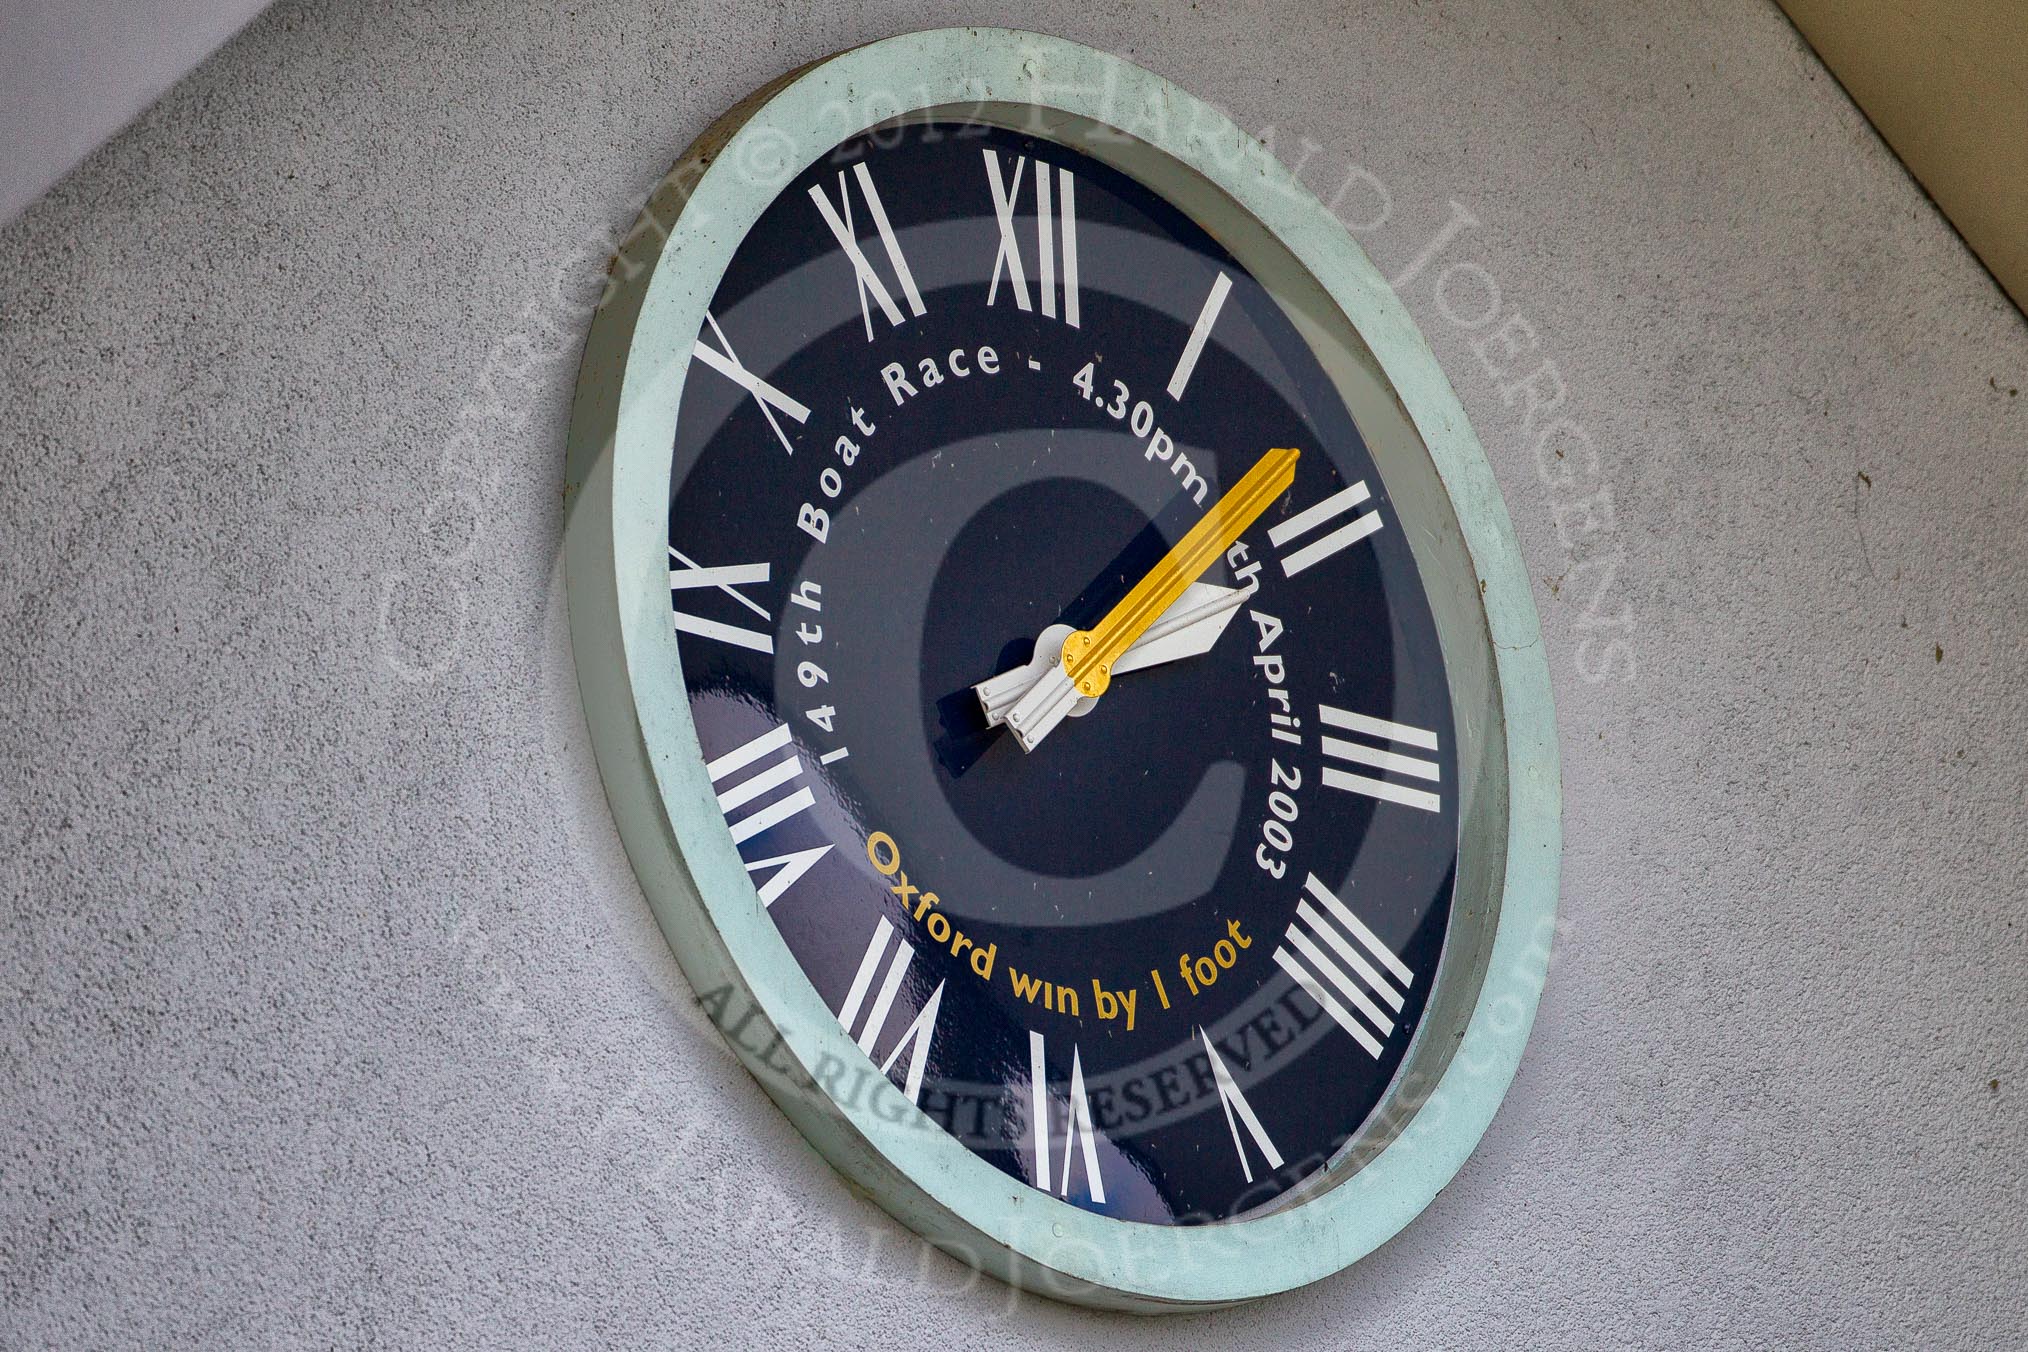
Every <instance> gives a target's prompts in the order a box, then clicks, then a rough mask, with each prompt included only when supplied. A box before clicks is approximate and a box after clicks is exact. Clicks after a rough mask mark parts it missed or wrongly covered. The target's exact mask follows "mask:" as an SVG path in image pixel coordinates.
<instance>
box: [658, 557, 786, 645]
mask: <svg viewBox="0 0 2028 1352" xmlns="http://www.w3.org/2000/svg"><path fill="white" fill-rule="evenodd" d="M669 557H670V558H671V559H673V560H674V561H675V562H676V563H678V564H680V565H682V566H681V567H675V568H671V569H670V570H669V591H670V594H671V597H672V599H673V597H674V594H675V593H677V592H681V591H695V590H698V589H701V588H716V589H717V590H718V591H721V592H723V593H725V594H726V595H727V596H730V597H731V598H732V599H733V600H735V601H737V602H739V603H740V604H741V605H742V606H745V607H746V608H747V609H748V610H750V611H752V612H753V613H754V614H756V615H758V616H760V617H761V619H762V620H763V621H765V622H766V623H768V624H770V625H772V624H773V623H774V617H773V616H772V615H770V614H768V612H767V607H766V606H763V605H762V604H761V603H760V602H758V601H756V600H754V599H753V598H752V597H749V596H746V595H744V594H742V593H741V592H740V591H738V590H737V589H738V588H740V587H744V586H748V585H750V584H752V583H756V582H765V581H767V580H768V565H767V564H765V563H735V564H731V565H729V566H727V567H723V568H705V567H702V566H700V565H699V564H698V563H697V562H696V561H695V560H693V559H692V558H690V556H689V555H687V554H685V553H683V552H682V551H681V550H679V549H677V548H676V546H674V545H671V546H669ZM675 614H676V629H677V632H678V633H684V634H695V635H697V637H699V638H709V639H716V640H717V641H718V642H720V643H730V644H731V645H732V646H733V647H735V648H749V649H752V650H753V651H754V652H757V653H772V652H773V651H774V650H775V639H774V634H773V633H772V632H770V631H769V630H765V629H744V628H741V627H740V626H739V625H736V624H726V623H725V622H724V621H722V620H708V619H705V618H704V617H703V616H701V615H692V614H689V613H687V612H685V611H681V610H679V611H677V612H676V613H675Z"/></svg>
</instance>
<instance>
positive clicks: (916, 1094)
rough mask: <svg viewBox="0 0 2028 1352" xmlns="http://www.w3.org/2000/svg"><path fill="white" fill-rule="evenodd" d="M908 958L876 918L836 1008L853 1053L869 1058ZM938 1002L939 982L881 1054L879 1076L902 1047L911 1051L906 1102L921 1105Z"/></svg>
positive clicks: (903, 944)
mask: <svg viewBox="0 0 2028 1352" xmlns="http://www.w3.org/2000/svg"><path fill="white" fill-rule="evenodd" d="M890 942H892V943H893V945H894V956H893V957H891V958H889V957H888V955H887V949H888V944H889V943H890ZM914 957H915V950H914V949H912V948H910V947H909V945H908V940H906V939H903V938H901V937H900V936H899V935H897V934H896V933H895V932H894V926H893V925H891V924H889V923H888V920H887V917H886V916H882V917H880V922H879V923H878V924H876V925H875V926H874V927H873V938H872V940H871V942H869V943H868V944H867V945H866V955H865V956H864V957H862V958H861V959H860V960H859V972H858V974H857V975H856V976H854V977H853V978H852V989H851V990H849V991H847V992H846V993H845V1003H844V1004H842V1005H840V1006H839V1007H838V1022H839V1023H841V1024H843V1025H844V1026H845V1031H846V1033H848V1034H850V1035H851V1036H852V1038H853V1039H854V1040H855V1041H856V1042H857V1043H858V1044H859V1050H860V1051H862V1052H865V1053H866V1055H867V1056H868V1057H871V1056H872V1055H873V1053H874V1050H875V1049H876V1048H877V1047H878V1046H879V1045H880V1040H881V1038H882V1036H883V1035H884V1034H885V1032H886V1029H887V1018H888V1014H889V1013H890V1012H891V1011H892V1010H893V1008H894V997H895V995H896V993H897V992H899V991H900V990H901V981H902V978H903V977H905V976H907V975H908V965H909V963H910V961H912V960H913V959H914ZM882 959H886V961H887V971H886V973H885V974H884V975H883V974H881V972H880V964H881V961H882ZM876 978H877V979H878V981H879V984H878V986H876V985H875V984H874V983H875V980H876ZM868 995H871V996H872V1004H871V1005H869V1004H868V1003H867V997H868ZM943 1003H944V983H943V982H941V981H939V982H938V983H937V988H936V990H935V991H933V992H931V994H930V998H929V1000H928V1001H927V1002H926V1003H925V1004H924V1005H923V1007H922V1012H921V1013H919V1014H917V1015H916V1016H915V1021H914V1022H913V1023H911V1024H909V1026H908V1027H907V1028H905V1029H903V1030H902V1034H901V1036H900V1037H898V1038H896V1039H895V1042H894V1046H893V1048H892V1049H891V1050H890V1051H889V1052H888V1053H887V1059H886V1060H885V1061H881V1062H879V1063H878V1064H879V1066H880V1073H881V1074H882V1075H885V1074H887V1072H888V1069H889V1068H890V1067H891V1066H893V1065H894V1063H895V1062H896V1061H898V1060H900V1059H901V1053H902V1050H903V1049H904V1048H907V1047H913V1048H914V1049H915V1050H914V1051H912V1052H910V1053H909V1058H908V1082H907V1084H906V1085H905V1086H904V1087H903V1088H902V1091H901V1092H902V1093H904V1094H906V1095H908V1101H909V1102H910V1103H916V1104H919V1103H921V1102H922V1073H923V1068H924V1067H925V1066H927V1065H928V1064H929V1051H930V1040H931V1039H932V1038H933V1037H935V1036H936V1031H937V1011H938V1010H939V1009H940V1008H942V1006H943ZM862 1011H863V1016H862ZM855 1030H856V1031H855Z"/></svg>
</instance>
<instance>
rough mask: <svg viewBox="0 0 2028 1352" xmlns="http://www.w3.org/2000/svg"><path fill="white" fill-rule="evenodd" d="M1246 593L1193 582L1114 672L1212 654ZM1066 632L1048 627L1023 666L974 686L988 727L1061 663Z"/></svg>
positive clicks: (1081, 708) (1080, 709)
mask: <svg viewBox="0 0 2028 1352" xmlns="http://www.w3.org/2000/svg"><path fill="white" fill-rule="evenodd" d="M1250 594H1251V592H1250V590H1249V589H1248V588H1244V587H1220V586H1217V585H1215V584H1213V583H1210V582H1194V583H1192V584H1191V585H1190V587H1189V588H1188V589H1187V590H1185V591H1184V593H1183V595H1181V596H1179V597H1177V598H1176V603H1175V604H1174V605H1172V606H1170V607H1169V608H1168V609H1167V610H1165V611H1163V612H1162V615H1161V617H1160V618H1159V619H1157V620H1156V621H1155V622H1154V623H1153V624H1151V625H1149V626H1148V631H1147V632H1146V633H1144V634H1142V635H1141V637H1140V638H1139V639H1138V640H1137V641H1136V642H1135V643H1134V645H1133V646H1132V647H1130V648H1128V649H1127V650H1126V651H1125V652H1124V653H1121V654H1120V659H1119V661H1117V662H1115V663H1113V675H1115V676H1117V675H1120V674H1121V673H1122V672H1129V671H1140V670H1142V669H1144V668H1147V667H1153V666H1159V665H1161V664H1162V663H1164V662H1174V661H1178V660H1180V659H1182V658H1185V657H1196V656H1198V655H1200V654H1202V653H1207V652H1210V651H1211V649H1212V647H1213V645H1215V644H1216V643H1217V642H1218V636H1219V635H1220V634H1222V633H1224V632H1225V626H1226V625H1228V624H1230V623H1231V622H1232V617H1233V616H1234V615H1235V614H1237V613H1238V612H1239V603H1240V602H1241V601H1243V600H1245V599H1246V598H1247V596H1248V595H1250ZM1070 635H1071V627H1070V626H1069V625H1067V624H1052V625H1050V626H1049V628H1047V629H1045V630H1043V631H1042V634H1041V636H1040V637H1039V638H1037V639H1036V641H1035V654H1034V656H1033V657H1031V658H1030V659H1029V660H1028V661H1027V662H1026V663H1025V664H1023V665H1021V666H1018V667H1015V668H1013V669H1012V670H1011V671H1005V672H1002V673H1001V674H1000V675H998V676H995V677H994V678H993V679H992V680H990V681H981V682H979V684H977V685H975V686H973V687H972V689H973V690H975V691H977V692H978V695H979V707H980V708H982V709H983V710H985V713H986V725H987V726H988V727H997V726H999V725H1000V724H1002V723H1004V722H1006V721H1007V714H1008V713H1009V712H1010V711H1011V710H1012V709H1013V708H1014V706H1015V705H1016V704H1018V703H1020V702H1021V697H1022V696H1023V695H1026V694H1027V693H1028V691H1029V690H1030V689H1031V688H1033V686H1034V685H1035V683H1036V682H1037V681H1039V680H1041V679H1042V678H1043V677H1044V676H1046V675H1048V674H1049V672H1050V671H1051V670H1052V669H1053V668H1055V667H1058V666H1060V665H1061V664H1062V662H1063V641H1064V640H1065V639H1066V638H1069V637H1070ZM1095 703H1097V701H1096V700H1092V699H1086V698H1080V699H1079V700H1078V701H1077V703H1076V704H1075V705H1074V706H1072V708H1071V710H1070V716H1071V717H1072V718H1076V717H1078V716H1079V715H1081V714H1083V713H1084V712H1085V711H1087V710H1088V709H1090V708H1091V707H1092V705H1093V704H1095Z"/></svg>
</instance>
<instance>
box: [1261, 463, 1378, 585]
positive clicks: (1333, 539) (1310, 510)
mask: <svg viewBox="0 0 2028 1352" xmlns="http://www.w3.org/2000/svg"><path fill="white" fill-rule="evenodd" d="M1371 496H1372V494H1371V493H1369V492H1368V491H1367V489H1366V481H1365V480H1364V479H1361V480H1360V481H1359V482H1358V483H1356V484H1353V485H1352V486H1351V487H1350V488H1344V489H1340V490H1339V491H1338V492H1336V493H1333V494H1332V495H1331V496H1330V497H1328V498H1325V499H1324V500H1323V501H1322V502H1320V503H1317V504H1316V505H1315V506H1312V507H1306V508H1304V509H1303V510H1302V511H1300V512H1297V513H1296V514H1295V515H1294V516H1292V517H1290V518H1289V519H1288V520H1287V521H1284V522H1282V523H1281V524H1280V525H1279V526H1273V527H1270V528H1269V530H1268V543H1269V544H1271V545H1273V546H1274V547H1275V548H1276V549H1277V550H1282V551H1286V552H1284V553H1283V554H1282V556H1281V558H1282V572H1283V573H1284V574H1286V575H1287V576H1289V577H1294V576H1295V575H1296V574H1297V573H1300V572H1302V571H1303V570H1304V569H1305V568H1308V567H1309V566H1310V565H1311V564H1313V563H1319V562H1321V561H1323V560H1324V559H1328V558H1330V557H1331V556H1332V555H1333V554H1336V553H1337V552H1338V551H1339V550H1341V549H1344V548H1345V547H1347V546H1348V545H1355V544H1357V543H1359V542H1360V541H1361V540H1364V539H1365V538H1366V537H1367V536H1369V535H1371V534H1373V532H1375V531H1377V530H1379V529H1380V524H1381V522H1380V513H1379V512H1378V511H1377V510H1376V511H1371V512H1362V513H1360V514H1359V515H1357V516H1354V517H1352V519H1351V520H1350V521H1349V522H1347V523H1346V524H1344V525H1342V526H1339V527H1337V528H1335V529H1333V530H1331V531H1330V532H1329V533H1327V534H1324V535H1317V536H1316V538H1315V539H1313V540H1311V541H1310V542H1309V543H1308V544H1305V545H1302V546H1300V547H1298V548H1296V549H1293V550H1291V549H1289V548H1288V546H1289V545H1290V543H1291V542H1293V541H1295V540H1299V539H1301V538H1302V537H1303V536H1305V535H1316V532H1317V531H1319V530H1322V529H1323V528H1324V527H1325V526H1326V525H1327V524H1329V523H1330V522H1332V521H1335V520H1336V519H1337V518H1339V517H1341V516H1346V515H1348V514H1350V513H1351V512H1353V511H1354V510H1355V509H1356V508H1358V507H1359V506H1360V505H1361V504H1362V503H1364V502H1365V501H1366V500H1367V499H1368V498H1370V497H1371Z"/></svg>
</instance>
